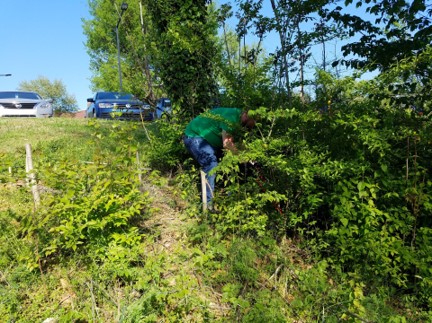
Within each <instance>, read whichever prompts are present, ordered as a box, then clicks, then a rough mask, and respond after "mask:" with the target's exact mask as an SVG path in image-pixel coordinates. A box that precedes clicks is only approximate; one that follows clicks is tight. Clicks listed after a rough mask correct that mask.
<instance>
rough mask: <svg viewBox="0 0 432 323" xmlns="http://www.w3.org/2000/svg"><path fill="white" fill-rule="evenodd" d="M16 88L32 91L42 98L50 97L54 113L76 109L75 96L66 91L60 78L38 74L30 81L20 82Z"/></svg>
mask: <svg viewBox="0 0 432 323" xmlns="http://www.w3.org/2000/svg"><path fill="white" fill-rule="evenodd" d="M18 88H19V89H20V90H23V91H34V92H37V93H39V94H40V95H41V96H42V97H43V98H49V99H52V105H53V108H54V111H55V112H56V113H62V112H73V111H76V110H78V104H77V101H76V98H75V97H74V96H73V95H70V94H69V93H67V90H66V86H65V85H64V84H63V82H62V81H60V80H54V81H50V80H49V79H48V78H46V77H44V76H39V77H38V78H37V79H35V80H32V81H23V82H21V83H20V84H19V87H18Z"/></svg>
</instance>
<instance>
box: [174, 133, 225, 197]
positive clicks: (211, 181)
mask: <svg viewBox="0 0 432 323" xmlns="http://www.w3.org/2000/svg"><path fill="white" fill-rule="evenodd" d="M183 142H184V144H185V146H186V149H187V150H188V151H189V153H190V154H191V155H192V157H193V158H194V159H195V160H196V161H197V162H198V164H200V165H201V167H202V170H203V172H204V173H205V174H206V180H207V186H206V187H207V203H208V204H210V203H211V200H212V199H213V192H214V188H215V178H216V175H214V174H212V175H209V172H210V171H211V170H212V169H213V168H215V167H216V166H217V164H218V156H219V155H220V153H221V151H220V149H215V148H214V147H213V146H211V145H210V144H209V143H208V142H207V141H206V140H205V139H203V138H201V137H193V138H189V137H186V136H185V137H183Z"/></svg>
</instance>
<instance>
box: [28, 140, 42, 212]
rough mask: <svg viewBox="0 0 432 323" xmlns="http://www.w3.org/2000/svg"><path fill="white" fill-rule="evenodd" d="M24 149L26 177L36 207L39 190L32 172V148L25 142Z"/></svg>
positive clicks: (38, 200)
mask: <svg viewBox="0 0 432 323" xmlns="http://www.w3.org/2000/svg"><path fill="white" fill-rule="evenodd" d="M25 149H26V172H27V179H28V181H29V182H30V185H31V191H32V194H33V201H34V205H35V208H37V207H38V206H39V204H40V196H39V190H38V185H37V181H36V175H35V173H34V172H33V160H32V150H31V146H30V144H26V145H25Z"/></svg>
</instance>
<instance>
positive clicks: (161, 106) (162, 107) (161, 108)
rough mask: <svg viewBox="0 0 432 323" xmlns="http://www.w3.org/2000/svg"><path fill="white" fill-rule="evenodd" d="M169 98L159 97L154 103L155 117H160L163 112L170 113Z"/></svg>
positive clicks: (167, 114)
mask: <svg viewBox="0 0 432 323" xmlns="http://www.w3.org/2000/svg"><path fill="white" fill-rule="evenodd" d="M171 109H172V107H171V100H170V99H168V98H160V99H159V100H158V101H157V103H156V111H155V118H157V119H160V118H161V117H162V116H163V115H164V114H165V115H166V116H169V115H170V114H171Z"/></svg>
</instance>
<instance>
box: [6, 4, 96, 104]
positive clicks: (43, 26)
mask: <svg viewBox="0 0 432 323" xmlns="http://www.w3.org/2000/svg"><path fill="white" fill-rule="evenodd" d="M0 13H1V14H0V17H1V19H0V39H1V46H0V74H12V76H8V77H5V76H0V90H4V91H6V90H16V89H17V88H18V86H19V84H20V83H21V82H23V81H32V80H35V79H37V78H38V77H39V76H43V77H46V78H48V79H49V80H50V81H54V80H60V81H62V82H63V84H64V85H65V87H66V90H67V92H68V93H69V94H70V95H73V96H75V98H76V100H77V104H78V108H79V109H80V110H81V109H85V107H86V99H87V98H88V97H92V96H93V93H92V91H91V89H90V80H89V79H90V77H91V72H90V70H89V63H90V60H89V56H88V54H87V51H86V47H85V45H84V43H85V41H86V37H85V35H84V34H83V28H82V18H85V19H89V18H91V17H90V15H89V10H88V4H87V0H0Z"/></svg>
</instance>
